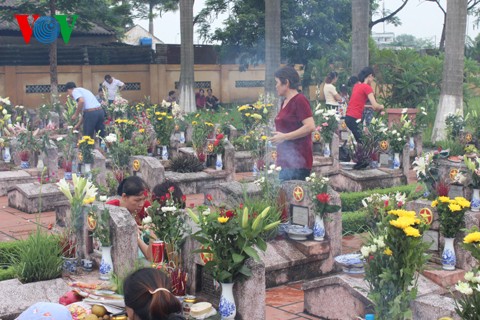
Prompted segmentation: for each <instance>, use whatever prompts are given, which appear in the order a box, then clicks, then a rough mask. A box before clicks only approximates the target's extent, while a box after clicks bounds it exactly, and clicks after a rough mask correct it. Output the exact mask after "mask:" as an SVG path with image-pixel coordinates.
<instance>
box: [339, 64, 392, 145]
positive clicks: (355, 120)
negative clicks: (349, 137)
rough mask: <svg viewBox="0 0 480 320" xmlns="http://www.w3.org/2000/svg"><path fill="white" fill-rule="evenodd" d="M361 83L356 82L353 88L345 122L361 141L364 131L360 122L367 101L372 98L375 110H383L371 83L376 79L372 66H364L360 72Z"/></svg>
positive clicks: (356, 138)
mask: <svg viewBox="0 0 480 320" xmlns="http://www.w3.org/2000/svg"><path fill="white" fill-rule="evenodd" d="M358 80H359V81H360V83H357V84H355V86H354V87H353V90H352V96H351V97H350V101H349V103H348V107H347V114H346V116H345V124H346V125H347V127H348V129H350V131H352V134H353V136H354V137H355V141H357V143H361V140H362V132H361V131H360V129H359V124H360V122H361V121H362V115H363V109H364V108H365V103H366V102H367V100H370V102H371V104H372V106H373V110H375V111H379V110H383V108H384V107H383V105H381V104H378V103H377V100H375V96H374V95H373V89H372V87H371V84H372V82H373V81H375V73H374V72H373V69H372V68H371V67H365V68H363V69H362V70H361V71H360V73H359V74H358Z"/></svg>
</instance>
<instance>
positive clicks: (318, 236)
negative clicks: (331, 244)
mask: <svg viewBox="0 0 480 320" xmlns="http://www.w3.org/2000/svg"><path fill="white" fill-rule="evenodd" d="M323 238H325V224H324V223H323V217H321V216H319V215H315V224H314V225H313V240H315V241H323Z"/></svg>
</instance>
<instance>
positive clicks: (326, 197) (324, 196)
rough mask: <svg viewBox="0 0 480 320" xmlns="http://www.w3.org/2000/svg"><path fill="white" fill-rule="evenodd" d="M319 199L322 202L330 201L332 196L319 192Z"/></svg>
mask: <svg viewBox="0 0 480 320" xmlns="http://www.w3.org/2000/svg"><path fill="white" fill-rule="evenodd" d="M317 200H318V201H320V202H321V203H328V201H330V196H329V195H328V193H319V194H317Z"/></svg>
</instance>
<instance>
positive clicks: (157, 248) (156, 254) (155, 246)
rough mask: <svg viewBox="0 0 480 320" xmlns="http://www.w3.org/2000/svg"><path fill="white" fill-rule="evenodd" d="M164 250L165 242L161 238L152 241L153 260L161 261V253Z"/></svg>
mask: <svg viewBox="0 0 480 320" xmlns="http://www.w3.org/2000/svg"><path fill="white" fill-rule="evenodd" d="M164 251H165V242H163V241H162V240H155V241H153V243H152V257H153V262H155V263H161V262H163V253H164Z"/></svg>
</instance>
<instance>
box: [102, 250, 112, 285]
mask: <svg viewBox="0 0 480 320" xmlns="http://www.w3.org/2000/svg"><path fill="white" fill-rule="evenodd" d="M111 251H112V247H111V246H110V247H102V261H101V262H100V279H101V280H108V279H110V275H111V274H112V272H113V262H112V252H111Z"/></svg>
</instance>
